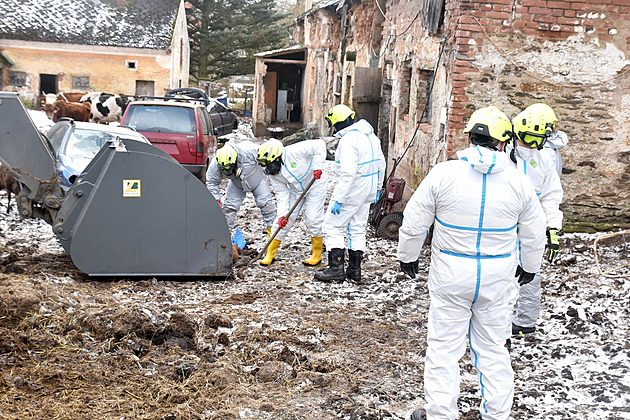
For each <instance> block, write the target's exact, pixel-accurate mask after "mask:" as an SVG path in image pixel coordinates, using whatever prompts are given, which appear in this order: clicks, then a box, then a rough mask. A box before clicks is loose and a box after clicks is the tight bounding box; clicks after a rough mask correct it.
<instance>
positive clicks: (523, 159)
mask: <svg viewBox="0 0 630 420" xmlns="http://www.w3.org/2000/svg"><path fill="white" fill-rule="evenodd" d="M506 151H507V153H508V155H509V154H510V153H511V151H512V145H509V146H508V147H507V148H506ZM514 156H515V157H516V163H514V162H513V161H512V160H511V159H510V160H509V162H510V164H511V165H512V166H513V167H515V168H516V169H517V170H518V172H520V173H523V174H525V175H527V178H529V180H530V181H531V183H532V185H533V186H534V189H535V190H536V195H537V196H538V200H539V201H540V204H541V205H542V208H543V212H544V213H545V215H544V219H543V220H544V221H545V222H546V227H547V228H552V229H558V230H560V229H561V228H562V217H563V216H562V211H561V210H560V203H561V202H562V185H561V184H560V177H558V173H557V172H556V167H555V165H554V163H553V161H552V160H551V158H550V157H549V155H548V154H547V153H544V152H541V151H540V150H538V149H532V148H529V147H523V146H517V148H516V151H515V153H514ZM543 230H544V228H543ZM523 253H524V251H523V250H522V249H521V258H522V255H523ZM518 261H519V260H517V262H518ZM525 271H527V270H525ZM530 273H536V275H535V276H534V280H532V281H531V282H530V283H527V284H525V285H523V286H520V287H519V286H518V284H517V283H516V282H515V283H514V286H513V288H512V290H511V300H512V302H515V305H514V317H513V319H512V321H511V322H508V325H507V331H508V337H509V336H510V335H512V324H514V325H518V326H519V327H535V326H536V321H538V317H539V315H540V295H541V288H540V281H541V275H540V272H538V271H536V272H534V271H530Z"/></svg>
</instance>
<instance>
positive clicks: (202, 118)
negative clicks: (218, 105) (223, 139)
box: [198, 108, 210, 134]
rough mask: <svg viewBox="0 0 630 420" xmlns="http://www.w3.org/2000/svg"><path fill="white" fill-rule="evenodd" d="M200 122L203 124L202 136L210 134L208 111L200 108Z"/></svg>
mask: <svg viewBox="0 0 630 420" xmlns="http://www.w3.org/2000/svg"><path fill="white" fill-rule="evenodd" d="M198 111H199V121H200V122H201V134H210V132H209V131H208V111H206V110H205V109H204V108H199V109H198ZM204 111H205V112H204Z"/></svg>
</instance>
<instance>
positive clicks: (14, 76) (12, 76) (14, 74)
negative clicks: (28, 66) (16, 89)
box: [9, 71, 26, 86]
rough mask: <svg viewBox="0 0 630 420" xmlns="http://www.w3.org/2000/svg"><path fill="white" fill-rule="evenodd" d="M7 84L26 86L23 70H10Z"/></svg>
mask: <svg viewBox="0 0 630 420" xmlns="http://www.w3.org/2000/svg"><path fill="white" fill-rule="evenodd" d="M9 85H10V86H26V73H25V72H23V71H10V72H9Z"/></svg>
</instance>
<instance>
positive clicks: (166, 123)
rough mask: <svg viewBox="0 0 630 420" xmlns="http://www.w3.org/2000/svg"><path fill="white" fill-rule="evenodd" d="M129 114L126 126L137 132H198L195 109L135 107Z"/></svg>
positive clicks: (156, 106) (158, 106)
mask: <svg viewBox="0 0 630 420" xmlns="http://www.w3.org/2000/svg"><path fill="white" fill-rule="evenodd" d="M128 112H129V116H128V117H127V118H126V124H127V125H128V126H129V127H131V128H134V129H135V130H136V131H141V132H144V131H146V132H149V133H172V134H194V133H195V132H196V131H197V124H196V122H195V112H194V109H193V108H187V107H186V108H184V107H176V106H163V105H135V106H132V107H131V110H129V111H128Z"/></svg>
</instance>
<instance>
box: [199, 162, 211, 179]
mask: <svg viewBox="0 0 630 420" xmlns="http://www.w3.org/2000/svg"><path fill="white" fill-rule="evenodd" d="M209 167H210V161H209V160H208V161H206V166H205V167H204V168H203V171H201V173H200V174H199V177H198V178H199V181H201V183H202V184H203V185H206V174H207V173H208V168H209Z"/></svg>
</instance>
